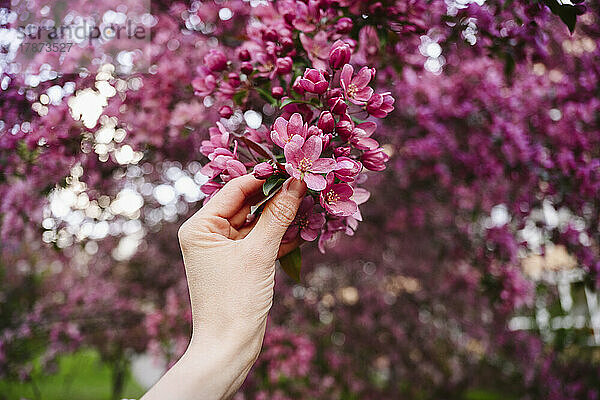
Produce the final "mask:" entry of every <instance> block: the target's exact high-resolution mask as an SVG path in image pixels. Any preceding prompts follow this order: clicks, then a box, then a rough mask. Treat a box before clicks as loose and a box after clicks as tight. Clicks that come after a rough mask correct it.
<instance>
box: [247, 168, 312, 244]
mask: <svg viewBox="0 0 600 400" xmlns="http://www.w3.org/2000/svg"><path fill="white" fill-rule="evenodd" d="M305 194H306V184H305V183H304V182H301V181H299V180H297V179H294V178H290V179H288V180H287V181H285V183H284V184H283V187H282V188H281V191H280V192H279V193H277V194H276V195H275V196H274V197H273V198H272V199H271V200H269V201H268V202H267V205H266V206H265V209H264V210H263V212H262V214H261V216H260V218H259V219H258V222H257V223H256V225H255V226H254V229H252V231H251V232H250V234H248V236H247V239H249V240H250V241H252V242H254V244H255V245H259V246H266V249H268V248H270V247H272V248H273V249H274V251H275V252H277V250H278V249H279V245H280V243H281V239H282V238H283V235H284V233H285V231H286V230H287V228H288V226H290V224H291V223H292V221H293V220H294V217H296V212H297V211H298V207H299V206H300V203H301V202H302V199H303V198H304V195H305ZM266 249H265V250H266Z"/></svg>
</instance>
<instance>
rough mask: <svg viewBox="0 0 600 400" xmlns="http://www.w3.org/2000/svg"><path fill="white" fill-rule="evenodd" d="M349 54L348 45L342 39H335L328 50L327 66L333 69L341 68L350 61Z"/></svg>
mask: <svg viewBox="0 0 600 400" xmlns="http://www.w3.org/2000/svg"><path fill="white" fill-rule="evenodd" d="M351 56H352V50H350V46H349V45H348V44H347V43H345V42H343V41H342V40H337V41H336V42H335V43H334V44H333V46H331V50H330V51H329V66H330V67H331V68H333V69H338V68H342V67H343V66H344V65H345V64H348V63H349V62H350V57H351Z"/></svg>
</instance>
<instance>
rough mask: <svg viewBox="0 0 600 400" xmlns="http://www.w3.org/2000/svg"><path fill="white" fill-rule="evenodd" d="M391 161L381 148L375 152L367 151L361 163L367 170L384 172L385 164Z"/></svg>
mask: <svg viewBox="0 0 600 400" xmlns="http://www.w3.org/2000/svg"><path fill="white" fill-rule="evenodd" d="M389 159H390V157H389V156H388V155H387V154H385V153H384V151H383V149H382V148H381V147H380V148H378V149H375V150H369V151H366V152H365V153H364V154H363V156H362V158H361V161H362V163H363V165H364V166H365V168H366V169H369V170H371V171H383V170H384V169H385V163H386V162H387V161H388V160H389Z"/></svg>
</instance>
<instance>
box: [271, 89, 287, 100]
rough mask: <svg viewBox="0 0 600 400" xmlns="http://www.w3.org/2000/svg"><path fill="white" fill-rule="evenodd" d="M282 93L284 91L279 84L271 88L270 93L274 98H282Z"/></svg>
mask: <svg viewBox="0 0 600 400" xmlns="http://www.w3.org/2000/svg"><path fill="white" fill-rule="evenodd" d="M283 93H284V91H283V88H282V87H281V86H274V87H273V88H272V89H271V95H272V96H273V97H275V98H276V99H280V98H282V97H283Z"/></svg>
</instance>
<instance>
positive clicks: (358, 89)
mask: <svg viewBox="0 0 600 400" xmlns="http://www.w3.org/2000/svg"><path fill="white" fill-rule="evenodd" d="M353 74H354V68H353V67H352V65H350V64H346V65H344V68H342V74H341V76H340V84H341V85H342V88H343V89H344V94H345V96H346V99H348V100H350V101H351V102H352V103H354V104H363V103H365V102H367V101H369V99H370V98H371V96H372V95H373V89H372V88H371V87H369V86H368V85H369V82H371V79H373V75H374V74H373V70H372V69H371V68H369V67H362V68H361V69H360V71H358V74H356V76H354V77H353V76H352V75H353Z"/></svg>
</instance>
